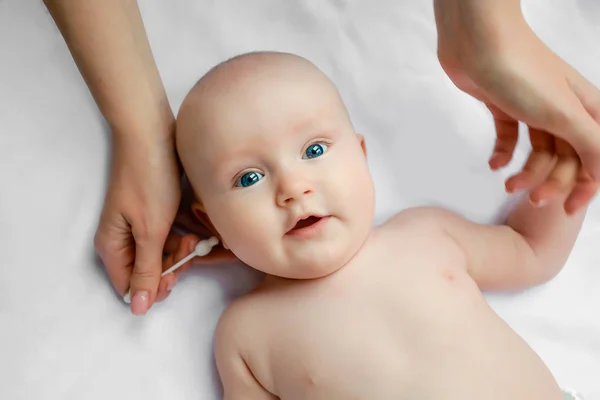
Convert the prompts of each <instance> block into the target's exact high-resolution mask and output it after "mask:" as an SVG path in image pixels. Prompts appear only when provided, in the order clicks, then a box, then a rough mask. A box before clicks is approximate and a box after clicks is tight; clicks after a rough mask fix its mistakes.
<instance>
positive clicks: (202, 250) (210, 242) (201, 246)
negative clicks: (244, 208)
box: [123, 236, 219, 304]
mask: <svg viewBox="0 0 600 400" xmlns="http://www.w3.org/2000/svg"><path fill="white" fill-rule="evenodd" d="M218 243H219V239H217V238H216V237H214V236H212V237H210V238H209V239H206V240H201V241H199V242H198V244H197V245H196V247H195V248H194V251H193V252H192V253H191V254H189V255H188V256H187V257H185V258H183V259H182V260H181V261H179V262H178V263H177V264H175V265H173V266H172V267H171V268H169V269H168V270H166V271H164V272H163V273H162V274H161V275H160V276H161V277H162V276H165V275H167V274H170V273H171V272H173V271H175V270H176V269H177V268H179V267H181V266H182V265H183V264H185V263H186V262H188V261H190V260H191V259H192V258H194V257H204V256H205V255H207V254H208V253H210V251H211V250H212V248H213V247H214V246H216V245H217V244H218ZM123 301H125V303H127V304H129V303H130V302H131V290H129V291H128V292H127V294H126V295H125V296H123Z"/></svg>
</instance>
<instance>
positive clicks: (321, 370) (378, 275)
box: [255, 243, 491, 399]
mask: <svg viewBox="0 0 600 400" xmlns="http://www.w3.org/2000/svg"><path fill="white" fill-rule="evenodd" d="M375 250H377V251H375ZM367 256H368V257H367ZM460 262H461V258H460V256H459V255H458V254H456V253H453V252H452V251H451V250H449V249H441V248H440V249H438V251H437V252H436V251H431V249H429V250H428V249H426V248H425V246H423V247H421V246H419V244H418V243H412V244H410V243H409V244H407V245H405V246H400V247H396V248H395V249H389V248H386V247H383V246H381V247H380V248H378V249H373V251H372V253H371V254H367V255H366V256H365V257H360V258H359V259H357V260H356V262H355V263H354V264H351V265H348V267H346V269H345V270H344V271H340V272H339V273H337V274H335V275H334V276H332V277H331V278H328V279H324V280H321V281H319V282H313V283H303V284H300V285H294V286H289V287H284V288H282V289H281V290H278V291H275V292H274V294H273V295H272V297H271V298H269V297H270V296H271V295H270V294H267V295H266V297H265V305H266V304H268V306H266V308H265V309H263V311H262V312H261V314H262V317H261V320H262V318H264V321H265V322H264V323H263V326H262V330H264V335H262V337H261V339H260V342H261V344H260V345H259V346H257V347H256V348H257V349H260V348H261V347H263V348H268V349H269V350H268V352H262V353H261V355H260V356H259V355H258V354H257V355H256V356H255V359H256V360H258V359H259V358H260V359H261V360H260V362H258V364H260V366H258V370H259V371H264V372H263V375H262V380H263V381H265V382H263V384H265V385H266V386H268V387H272V388H275V387H279V388H280V389H281V388H286V392H287V393H288V394H289V393H304V395H302V396H300V395H299V396H298V397H297V398H313V399H318V398H329V399H336V398H386V394H389V393H396V394H398V391H399V390H402V391H406V392H407V393H408V392H410V391H411V390H412V389H411V387H412V386H414V385H415V382H418V381H419V380H418V379H417V377H416V375H418V374H419V373H420V370H419V368H416V367H417V363H420V364H424V363H425V362H424V360H425V359H427V358H428V357H429V358H431V359H432V360H433V359H434V358H438V357H439V354H440V351H443V352H445V353H446V354H450V353H456V354H460V353H461V352H463V351H464V348H463V347H464V346H466V345H467V342H466V340H467V339H466V337H465V335H464V332H463V330H464V327H465V326H469V325H473V321H477V320H479V321H482V318H481V315H487V314H490V313H491V311H490V310H489V308H488V307H487V305H486V304H485V300H484V299H483V296H482V295H481V293H480V292H479V290H478V289H477V287H476V286H475V284H474V283H473V282H472V280H471V279H470V278H469V276H468V275H467V274H466V272H465V269H464V266H463V265H460ZM486 318H487V317H486ZM472 331H473V330H472ZM467 336H468V335H467ZM265 354H268V355H267V356H265ZM417 360H419V361H417ZM274 366H285V368H283V367H282V368H277V367H275V368H274ZM259 375H260V372H259ZM353 377H354V378H353ZM260 378H261V377H259V379H260ZM374 390H375V391H380V393H379V397H378V393H377V392H374ZM344 391H347V392H344ZM361 391H362V392H361ZM286 398H288V397H286ZM398 398H400V397H398Z"/></svg>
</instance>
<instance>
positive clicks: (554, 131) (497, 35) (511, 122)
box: [434, 0, 600, 213]
mask: <svg viewBox="0 0 600 400" xmlns="http://www.w3.org/2000/svg"><path fill="white" fill-rule="evenodd" d="M515 3H516V4H515ZM518 3H519V2H514V1H506V2H493V3H492V2H486V1H481V0H479V2H476V1H474V0H463V1H461V0H439V1H438V0H436V1H435V3H434V5H435V11H436V23H437V28H438V57H439V60H440V63H441V65H442V67H443V69H444V71H445V72H446V73H447V74H448V76H449V77H450V79H451V80H452V81H453V82H454V84H455V85H456V86H457V87H458V88H459V89H461V90H462V91H464V92H466V93H468V94H470V95H472V96H473V97H475V98H477V99H479V100H481V101H482V102H484V103H485V104H486V106H487V107H488V108H489V110H490V111H491V113H492V115H493V117H494V120H495V126H496V136H497V138H496V144H495V147H494V152H493V154H492V156H491V158H490V162H489V163H490V167H491V168H492V169H498V168H501V167H504V166H506V165H507V164H508V163H509V162H510V160H511V159H512V155H513V152H514V149H515V146H516V143H517V139H518V122H519V121H522V122H523V123H525V124H527V125H528V127H529V132H530V138H531V140H532V142H535V143H536V144H537V143H539V140H538V138H539V137H545V138H546V137H547V136H548V135H551V139H552V140H543V143H544V145H543V146H536V147H535V148H534V149H533V151H532V153H531V155H530V157H529V159H528V161H527V163H526V165H525V168H524V170H523V171H522V172H521V173H520V174H518V175H519V179H512V180H511V179H510V178H509V180H508V181H507V190H508V191H513V190H516V189H525V188H530V187H529V185H531V184H532V180H531V179H529V180H528V179H525V180H526V181H527V182H523V175H524V174H523V173H525V175H527V173H529V172H531V171H532V169H533V170H536V171H537V169H539V168H540V167H539V165H544V166H548V165H550V164H551V165H550V167H551V171H550V172H549V173H548V174H546V177H547V178H546V180H545V181H544V182H543V183H542V184H541V185H539V186H537V187H536V188H535V190H534V191H533V192H532V193H531V194H530V196H532V197H533V198H532V200H533V201H534V202H538V203H540V204H544V203H547V202H548V201H550V200H551V199H552V198H553V197H554V195H555V194H554V193H557V191H556V190H554V189H551V188H552V187H556V186H557V185H558V184H561V182H573V181H574V184H573V185H572V187H571V193H570V196H568V197H567V199H566V201H565V210H566V211H567V212H568V213H574V212H575V211H577V210H579V209H581V208H582V207H584V206H585V205H587V204H588V203H589V201H590V200H591V199H592V198H593V196H594V195H595V193H596V191H597V188H598V183H597V182H599V181H600V92H599V91H598V89H597V88H596V87H594V85H592V84H591V83H590V82H589V81H587V80H586V79H585V78H584V77H583V76H581V75H580V74H579V73H578V72H577V71H576V70H575V69H574V68H573V67H571V66H570V65H569V64H567V63H566V62H565V61H563V60H562V59H561V58H560V57H558V56H557V55H556V54H555V53H554V52H552V51H551V50H550V49H549V48H548V47H547V46H545V45H544V43H542V41H541V40H540V39H539V38H538V37H537V36H536V35H535V33H534V32H533V31H532V30H531V28H530V27H529V26H528V24H527V23H526V21H525V20H524V18H523V16H522V14H521V13H520V8H519V7H518ZM515 6H517V7H515ZM564 142H566V143H568V144H569V145H570V146H571V147H572V148H573V149H574V150H575V152H576V154H573V152H567V154H559V155H560V157H557V152H558V153H562V150H561V149H564V148H567V147H568V146H564ZM565 156H567V157H577V158H578V161H579V162H580V168H579V170H578V171H575V172H573V171H570V170H569V171H565V170H564V165H571V164H570V163H567V164H565V163H563V162H558V161H557V160H558V159H560V158H561V157H563V158H564V157H565ZM540 158H541V159H544V160H546V159H550V161H552V162H551V163H549V162H546V161H544V162H540V161H539V159H540ZM573 173H575V174H576V175H577V176H576V179H574V180H572V179H571V178H569V177H567V178H565V175H569V174H573ZM529 175H535V174H529ZM515 182H520V184H518V185H516V186H515Z"/></svg>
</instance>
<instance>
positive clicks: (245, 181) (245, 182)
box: [235, 171, 264, 187]
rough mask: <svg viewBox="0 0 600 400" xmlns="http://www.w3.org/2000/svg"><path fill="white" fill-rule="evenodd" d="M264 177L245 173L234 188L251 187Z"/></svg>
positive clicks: (258, 173) (254, 173)
mask: <svg viewBox="0 0 600 400" xmlns="http://www.w3.org/2000/svg"><path fill="white" fill-rule="evenodd" d="M263 176H264V175H263V174H261V173H260V172H255V171H252V172H246V173H245V174H244V175H242V176H241V177H240V178H239V179H238V181H237V182H236V184H235V186H242V187H248V186H252V185H254V184H255V183H256V182H258V181H260V180H261V179H262V177H263Z"/></svg>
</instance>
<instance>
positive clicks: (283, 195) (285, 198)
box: [277, 179, 313, 207]
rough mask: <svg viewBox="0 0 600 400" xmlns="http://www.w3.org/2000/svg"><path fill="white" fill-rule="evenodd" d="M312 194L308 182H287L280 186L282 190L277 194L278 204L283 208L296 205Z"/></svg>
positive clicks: (295, 180) (297, 180) (296, 180)
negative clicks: (291, 204) (295, 203)
mask: <svg viewBox="0 0 600 400" xmlns="http://www.w3.org/2000/svg"><path fill="white" fill-rule="evenodd" d="M312 192H313V190H312V187H311V186H310V184H309V183H308V182H307V181H306V180H300V179H293V180H286V181H285V182H283V183H282V184H281V185H280V189H279V191H278V193H277V204H278V205H279V206H281V207H285V206H287V205H289V204H290V203H294V202H296V201H299V200H300V199H301V198H303V197H305V196H308V195H310V194H311V193H312Z"/></svg>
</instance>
